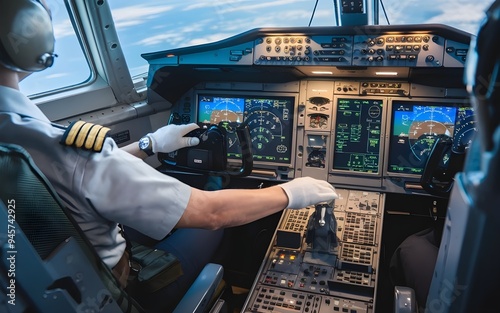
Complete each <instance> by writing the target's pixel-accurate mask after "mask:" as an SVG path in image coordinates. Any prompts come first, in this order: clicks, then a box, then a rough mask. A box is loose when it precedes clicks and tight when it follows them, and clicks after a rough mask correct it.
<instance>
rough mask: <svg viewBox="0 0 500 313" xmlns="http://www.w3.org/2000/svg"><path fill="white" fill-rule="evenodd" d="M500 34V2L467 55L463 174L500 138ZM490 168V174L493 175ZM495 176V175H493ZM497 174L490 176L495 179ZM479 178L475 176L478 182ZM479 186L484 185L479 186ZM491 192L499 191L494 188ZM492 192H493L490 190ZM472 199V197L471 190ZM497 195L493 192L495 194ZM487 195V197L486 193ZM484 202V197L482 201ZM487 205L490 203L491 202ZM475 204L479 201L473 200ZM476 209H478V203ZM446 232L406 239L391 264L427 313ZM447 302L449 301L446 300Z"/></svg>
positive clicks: (475, 168) (400, 282)
mask: <svg viewBox="0 0 500 313" xmlns="http://www.w3.org/2000/svg"><path fill="white" fill-rule="evenodd" d="M499 32H500V0H496V1H495V2H494V3H493V4H492V5H491V6H490V7H489V9H488V10H487V12H486V18H485V20H484V21H483V23H482V25H481V26H480V29H479V32H478V35H477V37H474V38H473V40H472V41H471V45H470V49H469V52H468V54H467V63H466V67H465V75H464V80H465V83H466V85H467V91H468V93H469V96H470V100H471V104H472V106H473V108H474V111H475V118H476V121H477V123H476V125H477V127H478V132H477V135H476V138H475V139H474V142H473V143H472V145H471V147H470V148H469V154H468V155H467V159H466V161H465V168H464V172H476V173H480V172H481V170H484V169H481V166H485V164H487V163H483V161H482V160H481V157H482V156H481V153H483V152H487V151H492V150H493V149H494V148H498V147H495V142H498V139H499V138H500V137H499V136H500V132H499V129H498V127H499V126H500V93H499V88H498V86H500V73H499V68H500V54H499V52H498V49H496V48H495V47H494V46H493V44H494V43H495V42H496V40H497V38H498V36H499ZM493 170H494V168H490V169H489V171H493ZM493 173H494V172H493ZM494 175H495V174H493V175H491V176H494ZM479 177H480V175H477V174H476V178H475V179H477V180H478V181H479V180H480V179H479ZM478 185H479V186H480V185H481V184H478ZM491 188H497V187H496V185H492V187H491ZM490 191H492V190H490ZM468 192H470V194H469V196H470V195H472V194H473V191H472V190H469V191H468ZM494 192H495V191H492V193H494ZM486 194H488V193H487V192H486ZM480 198H484V197H480ZM484 199H486V201H491V199H489V198H488V199H487V198H484ZM471 201H472V202H476V201H477V199H473V198H471ZM475 205H478V204H477V203H476V204H475ZM442 232H443V228H442V226H441V227H436V228H431V229H426V230H423V231H421V232H419V233H416V234H414V235H411V236H409V237H408V238H406V239H405V240H404V241H403V242H402V243H401V244H400V246H399V247H398V248H397V249H396V251H395V253H394V255H393V257H392V260H391V275H392V278H393V279H394V283H395V284H396V285H404V286H408V287H411V288H413V289H414V290H415V295H416V300H417V305H418V307H419V311H420V312H424V310H425V307H426V305H427V296H428V293H429V289H430V286H431V281H432V279H433V274H434V268H435V265H436V260H437V258H438V251H439V246H440V242H441V235H442ZM446 299H447V298H446Z"/></svg>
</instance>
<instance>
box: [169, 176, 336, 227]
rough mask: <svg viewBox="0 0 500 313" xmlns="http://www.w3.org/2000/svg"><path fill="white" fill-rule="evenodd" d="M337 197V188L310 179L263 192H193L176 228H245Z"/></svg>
mask: <svg viewBox="0 0 500 313" xmlns="http://www.w3.org/2000/svg"><path fill="white" fill-rule="evenodd" d="M336 198H338V195H337V193H336V192H335V189H334V187H333V186H332V185H331V184H330V183H328V182H326V181H323V180H318V179H314V178H311V177H301V178H296V179H294V180H292V181H290V182H287V183H283V184H280V185H276V186H272V187H268V188H263V189H224V190H218V191H204V190H199V189H194V188H193V189H192V190H191V196H190V198H189V202H188V205H187V207H186V210H185V211H184V214H183V215H182V216H181V218H180V220H179V221H178V222H177V225H176V227H200V228H206V229H218V228H225V227H232V226H239V225H243V224H246V223H249V222H252V221H255V220H257V219H260V218H263V217H265V216H268V215H271V214H273V213H276V212H279V211H281V210H283V209H284V208H290V209H301V208H304V207H306V206H309V205H313V204H316V203H319V202H325V201H328V202H329V201H332V200H334V199H336Z"/></svg>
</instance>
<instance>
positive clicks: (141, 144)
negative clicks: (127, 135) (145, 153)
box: [139, 137, 149, 150]
mask: <svg viewBox="0 0 500 313" xmlns="http://www.w3.org/2000/svg"><path fill="white" fill-rule="evenodd" d="M148 147H149V138H148V137H142V138H141V140H139V148H140V149H141V150H144V149H147V148H148Z"/></svg>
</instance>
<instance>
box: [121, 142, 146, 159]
mask: <svg viewBox="0 0 500 313" xmlns="http://www.w3.org/2000/svg"><path fill="white" fill-rule="evenodd" d="M121 149H122V150H123V151H125V152H128V153H130V154H132V155H133V156H136V157H138V158H140V159H143V160H144V159H146V158H147V157H148V155H147V154H146V152H144V151H142V150H141V149H139V143H138V142H137V141H135V142H133V143H131V144H129V145H126V146H123V147H121Z"/></svg>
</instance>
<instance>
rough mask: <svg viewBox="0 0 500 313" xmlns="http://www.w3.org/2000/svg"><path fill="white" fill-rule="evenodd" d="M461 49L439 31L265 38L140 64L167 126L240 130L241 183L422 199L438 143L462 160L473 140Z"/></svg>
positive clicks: (460, 40) (393, 29) (244, 37)
mask: <svg viewBox="0 0 500 313" xmlns="http://www.w3.org/2000/svg"><path fill="white" fill-rule="evenodd" d="M470 38H471V36H470V35H469V34H466V33H464V32H461V31H459V30H456V29H453V28H450V27H448V26H444V25H424V26H418V25H403V26H401V25H400V26H391V25H389V26H379V25H377V26H360V27H309V28H279V29H278V28H270V29H255V30H251V31H249V32H246V33H242V34H240V35H237V36H235V37H232V38H228V39H226V40H223V41H220V42H216V43H212V44H206V45H201V46H195V47H187V48H180V49H174V50H170V51H161V52H156V53H150V54H144V55H143V57H144V58H145V59H147V60H148V61H149V62H150V75H149V77H148V84H149V86H150V88H149V89H148V92H149V98H150V101H152V102H155V101H160V102H161V101H167V102H170V103H171V112H172V114H173V115H175V116H176V120H178V121H181V122H182V123H190V122H197V123H213V124H218V123H245V124H247V125H248V126H249V129H250V135H251V141H252V150H253V154H254V171H253V172H252V175H251V176H254V177H256V178H259V179H269V180H277V181H282V180H289V179H292V178H294V177H301V176H311V177H314V178H318V179H323V180H327V181H329V182H331V183H333V184H335V185H336V186H339V187H345V188H351V187H356V188H363V189H368V190H372V191H384V192H396V193H415V192H416V193H425V192H424V191H423V190H422V188H421V187H420V186H419V178H420V176H421V173H422V170H423V167H424V165H425V162H426V159H427V156H428V155H429V152H430V150H431V148H432V146H433V143H434V141H435V139H436V137H437V136H438V135H440V134H447V135H449V136H452V137H453V136H455V137H457V140H456V141H457V143H456V145H457V146H458V147H460V148H461V149H464V148H466V147H467V146H468V144H469V142H470V141H471V138H472V137H473V135H474V133H475V131H474V130H475V125H474V112H473V110H472V108H471V106H470V104H469V103H468V101H467V93H466V91H465V89H464V87H463V83H462V79H461V76H462V75H463V68H464V64H465V61H466V55H467V51H468V49H469V42H470ZM236 140H237V139H236V136H234V134H231V132H229V147H228V157H229V159H230V162H231V160H233V161H234V162H237V160H239V157H240V156H241V151H238V148H237V147H238V146H239V145H237V144H236Z"/></svg>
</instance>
